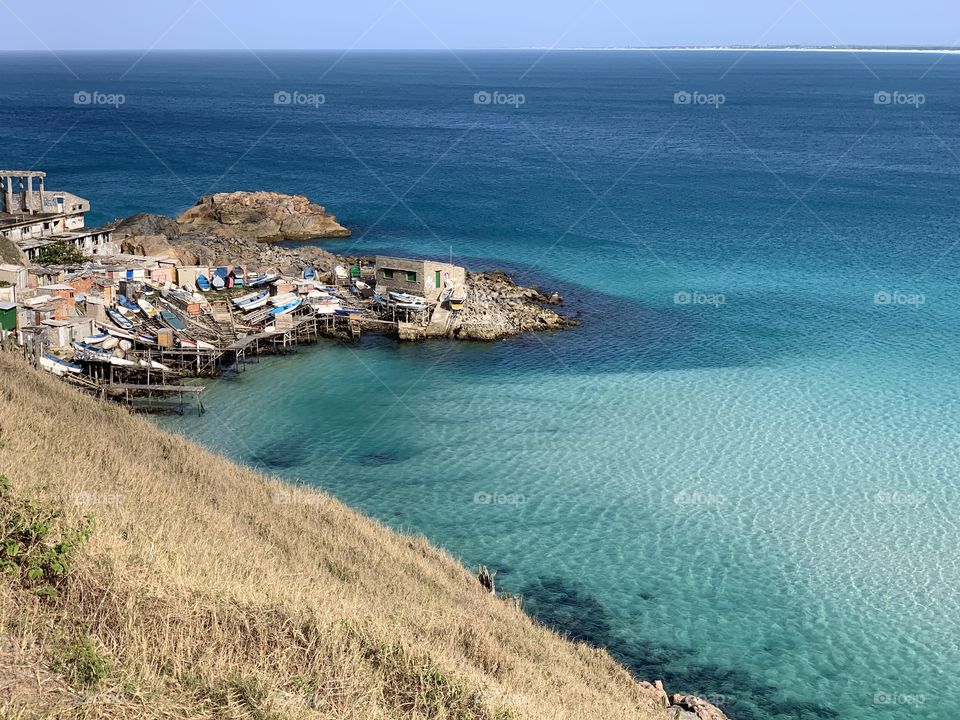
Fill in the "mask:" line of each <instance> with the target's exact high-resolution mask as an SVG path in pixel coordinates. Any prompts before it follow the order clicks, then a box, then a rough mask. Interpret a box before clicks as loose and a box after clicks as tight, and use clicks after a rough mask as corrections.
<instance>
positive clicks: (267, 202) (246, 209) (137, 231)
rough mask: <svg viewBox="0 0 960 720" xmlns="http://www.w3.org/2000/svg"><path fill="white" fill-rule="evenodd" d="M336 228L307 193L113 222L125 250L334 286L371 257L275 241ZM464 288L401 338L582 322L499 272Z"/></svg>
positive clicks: (252, 197)
mask: <svg viewBox="0 0 960 720" xmlns="http://www.w3.org/2000/svg"><path fill="white" fill-rule="evenodd" d="M318 212H319V213H320V214H318ZM321 216H322V217H321ZM264 218H268V220H265V219H264ZM317 218H320V219H318V220H316V223H314V220H315V219H317ZM331 222H332V223H333V224H332V225H331V224H330V223H331ZM334 225H335V226H336V228H341V230H343V232H344V233H346V235H349V231H348V230H346V229H345V228H342V226H340V225H339V224H337V223H336V221H335V219H333V216H332V215H327V214H326V213H325V211H324V210H323V208H322V207H321V206H319V205H315V204H313V203H310V202H309V201H308V200H307V199H306V198H304V197H302V196H289V195H280V194H279V193H264V192H257V193H221V194H218V195H212V196H205V197H204V198H201V199H200V201H198V204H197V205H196V206H194V207H193V208H191V209H189V210H187V211H186V212H184V213H182V214H181V215H180V216H178V217H177V219H176V220H174V219H172V218H169V217H166V216H164V215H150V214H144V213H142V214H139V215H134V216H132V217H129V218H127V219H126V220H123V221H120V222H119V223H118V224H117V225H116V227H115V229H114V237H115V238H116V239H117V240H118V241H119V242H120V244H121V249H122V250H123V252H128V253H132V254H137V255H150V256H164V255H165V256H169V257H173V258H176V259H177V260H178V261H179V262H181V263H182V264H184V265H209V266H220V265H235V266H240V265H242V266H249V267H251V268H256V269H259V270H262V271H268V270H269V271H276V272H280V273H282V274H285V275H290V276H297V275H299V274H300V273H302V271H303V270H304V269H306V268H308V267H312V268H314V269H315V270H316V271H317V273H318V278H319V279H320V280H321V281H325V282H333V281H334V268H335V267H336V266H337V265H341V266H344V267H349V266H350V265H353V264H357V263H362V264H367V265H369V264H370V263H372V261H373V258H366V257H358V256H340V255H335V254H333V253H330V252H328V251H326V250H324V249H323V248H321V247H318V246H316V245H303V246H298V247H290V246H287V245H282V244H277V243H276V242H273V240H276V239H277V238H276V232H281V233H282V234H283V237H282V238H281V239H302V238H300V237H297V233H300V232H301V231H302V229H303V228H312V229H318V228H321V227H322V228H326V229H327V230H329V233H328V234H326V235H318V234H312V232H313V231H312V230H311V231H310V232H308V233H307V234H309V235H310V239H317V238H320V237H345V235H343V234H340V233H339V231H337V230H336V228H334V227H333V226H334ZM278 228H279V230H278ZM267 240H270V241H267ZM467 290H468V296H467V302H466V303H465V305H464V309H463V311H462V312H460V313H459V314H458V316H457V317H456V318H455V319H453V320H452V321H451V322H450V323H449V324H444V325H443V326H442V327H432V328H431V327H430V326H427V327H424V328H416V329H415V331H408V332H406V333H405V332H401V333H400V337H401V338H402V339H430V338H441V337H442V338H452V339H460V340H478V341H493V340H501V339H505V338H509V337H513V336H516V335H520V334H523V333H526V332H539V331H548V330H561V329H565V328H570V327H573V326H576V325H579V324H580V323H579V320H576V319H574V318H571V317H567V316H564V315H562V314H560V313H559V312H557V311H556V310H555V309H554V308H555V307H557V306H560V305H562V303H563V298H562V297H560V295H559V294H558V293H556V292H554V293H552V294H550V295H547V294H544V293H542V292H541V291H540V290H539V289H538V288H536V287H522V286H520V285H518V284H517V283H516V282H515V281H514V279H513V277H512V276H510V275H508V274H507V273H504V272H502V271H498V270H494V271H487V272H480V273H473V272H471V273H468V274H467Z"/></svg>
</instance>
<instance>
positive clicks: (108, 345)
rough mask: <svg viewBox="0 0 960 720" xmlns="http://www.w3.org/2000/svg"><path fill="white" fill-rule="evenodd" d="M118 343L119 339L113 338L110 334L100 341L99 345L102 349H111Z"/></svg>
mask: <svg viewBox="0 0 960 720" xmlns="http://www.w3.org/2000/svg"><path fill="white" fill-rule="evenodd" d="M119 344H120V340H119V339H118V338H115V337H113V336H112V335H111V336H110V337H108V338H107V339H106V340H104V341H103V342H102V343H100V347H102V348H103V349H104V350H113V349H114V348H115V347H117V346H118V345H119Z"/></svg>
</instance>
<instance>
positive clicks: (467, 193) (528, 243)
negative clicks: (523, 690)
mask: <svg viewBox="0 0 960 720" xmlns="http://www.w3.org/2000/svg"><path fill="white" fill-rule="evenodd" d="M61 57H62V61H63V62H62V63H61V62H60V61H58V60H57V59H56V58H53V57H51V56H49V55H42V54H33V55H29V54H21V55H5V56H3V57H2V60H3V63H2V68H3V69H2V71H0V137H2V145H0V148H2V149H0V165H4V166H22V167H28V168H29V167H38V168H41V169H44V170H46V171H47V172H48V183H47V186H48V187H50V188H61V189H68V190H71V191H73V192H76V193H77V194H79V195H82V196H84V197H87V198H89V199H90V200H91V201H92V203H93V205H94V211H93V213H91V217H90V220H92V221H94V222H98V221H104V220H108V219H111V218H113V217H115V216H126V215H129V214H132V213H134V212H140V211H149V212H160V213H167V214H175V213H178V212H180V211H181V210H183V209H184V208H186V207H187V206H189V205H191V204H192V203H193V202H194V201H195V199H196V197H197V196H199V195H200V194H203V193H207V192H214V191H224V190H233V189H273V190H279V191H284V192H295V193H304V194H307V195H309V196H310V197H311V198H313V199H315V200H316V201H318V202H321V203H322V204H325V205H326V206H327V207H328V209H329V210H330V211H332V212H334V213H335V214H336V215H337V216H338V217H339V219H340V220H341V221H342V222H344V223H345V224H346V225H348V226H349V227H350V228H352V229H353V231H354V235H353V237H352V238H351V239H348V240H342V241H335V242H329V243H327V245H328V247H330V248H331V249H333V250H336V251H340V252H345V253H348V252H349V253H362V254H374V253H375V252H377V251H378V250H386V251H390V252H396V253H400V252H402V253H408V254H422V255H438V256H443V257H448V256H451V255H452V257H453V258H454V259H455V260H457V261H460V262H462V263H464V264H466V265H468V266H469V267H471V268H474V269H480V268H485V267H504V268H508V269H511V270H514V271H516V272H517V273H518V276H519V278H520V279H521V280H522V281H524V282H535V283H538V284H539V285H541V286H542V287H543V288H544V289H546V290H549V291H552V290H554V289H558V290H559V291H560V292H561V293H562V294H564V295H565V296H566V297H567V299H568V303H567V309H568V310H569V311H570V312H573V313H577V314H578V315H579V316H580V317H581V318H582V319H583V321H584V322H583V325H582V326H581V327H580V328H577V329H575V330H572V331H569V332H562V333H557V334H552V335H540V336H528V337H523V338H519V339H516V340H512V341H508V342H504V343H497V344H492V345H479V344H476V345H475V344H455V343H452V344H447V343H433V344H429V345H403V346H401V345H397V344H396V343H394V342H392V341H389V340H384V339H382V338H376V337H368V338H366V339H365V340H364V341H363V342H362V344H361V345H360V346H359V347H349V346H343V345H336V344H332V343H325V344H321V345H319V346H317V347H315V348H309V349H303V350H301V351H300V352H298V353H296V354H294V355H291V356H286V357H280V358H271V359H268V360H264V361H263V362H262V363H260V364H259V365H257V366H255V367H253V368H252V369H251V370H250V371H249V372H247V373H245V374H242V375H240V376H238V377H231V378H224V379H222V380H220V381H218V382H216V383H215V384H214V385H213V387H212V389H211V390H210V391H209V392H208V393H207V394H206V403H207V406H208V410H209V412H208V414H206V415H205V416H203V417H202V418H196V417H185V418H177V419H163V420H161V421H160V422H161V423H162V424H163V425H164V426H166V427H169V428H172V429H175V430H179V431H182V432H184V433H186V434H188V435H190V436H191V437H194V438H196V439H198V440H200V441H201V442H203V443H206V444H207V445H210V446H211V447H213V448H216V449H218V450H222V451H224V452H225V453H227V454H228V455H230V456H232V457H234V458H236V459H238V460H240V461H243V462H246V463H249V464H252V465H255V466H258V467H261V468H264V469H266V470H267V471H269V472H273V473H276V474H278V475H281V476H283V477H286V478H289V479H291V480H302V481H305V482H308V483H311V484H315V485H318V486H322V487H325V488H327V489H329V490H330V491H331V492H333V493H334V494H336V495H337V496H339V497H341V498H343V499H344V500H345V501H347V502H348V503H350V504H351V505H353V506H355V507H357V508H359V509H361V510H363V511H365V512H367V513H369V514H371V515H373V516H375V517H378V518H380V519H382V520H383V521H385V522H387V523H389V524H390V525H392V526H394V527H397V528H400V529H403V530H407V531H412V532H419V533H423V534H425V535H427V536H428V537H429V538H430V539H431V540H432V541H434V542H435V543H437V544H439V545H442V546H444V547H446V548H447V549H449V550H450V551H451V552H453V553H454V554H455V555H457V556H458V557H460V558H462V560H463V562H464V563H465V564H467V565H470V566H475V565H477V564H478V563H485V564H487V565H490V566H492V567H494V568H498V569H499V575H498V581H499V583H498V584H499V586H500V588H501V589H503V590H506V591H510V592H517V593H523V595H524V597H525V599H526V603H527V607H528V608H529V609H530V610H531V611H532V612H533V613H535V614H536V615H538V616H539V617H540V618H542V619H543V620H544V621H546V622H549V623H551V624H552V625H554V626H555V627H557V628H559V629H561V630H563V631H565V632H568V633H570V634H571V635H573V636H574V637H577V638H581V639H584V640H587V641H590V642H594V643H597V644H602V645H604V646H606V647H608V648H610V650H611V651H612V652H613V653H614V654H615V655H616V656H617V657H619V658H620V659H621V660H623V661H624V662H625V663H627V664H628V665H629V666H630V667H631V669H633V670H634V671H635V672H636V673H637V674H638V676H640V677H644V678H656V677H662V678H665V679H666V681H667V685H668V688H670V689H671V690H676V691H680V690H682V691H689V692H697V693H700V694H703V695H706V696H708V697H711V699H713V700H715V701H716V702H717V703H718V704H720V705H721V706H722V707H723V709H724V710H725V711H726V712H727V713H728V714H729V715H730V716H731V717H732V718H734V719H735V720H741V719H755V718H757V719H759V718H763V719H777V720H779V719H781V718H784V719H785V718H791V719H792V718H802V719H804V720H807V719H808V718H844V719H845V720H846V719H850V720H860V719H866V718H883V719H884V720H900V719H901V718H902V719H906V718H925V719H926V718H933V719H937V720H939V719H940V718H943V719H944V720H946V719H948V718H953V717H955V716H956V707H958V706H960V683H958V682H957V680H956V677H957V674H958V672H960V633H958V617H960V616H958V612H960V588H958V580H960V577H958V576H960V561H958V553H957V551H958V545H960V542H958V541H960V529H958V523H957V511H958V507H960V506H958V492H957V478H958V470H960V442H958V441H960V433H958V427H960V403H958V394H960V391H958V388H960V370H958V368H960V364H958V363H960V346H958V340H960V320H958V317H960V314H958V313H960V292H958V264H960V248H958V247H956V245H957V243H960V211H958V201H960V124H958V120H960V92H958V90H957V87H958V81H960V59H958V58H955V57H948V58H945V59H942V60H941V59H939V58H938V57H937V56H932V55H905V54H865V55H861V56H859V57H857V56H854V55H851V54H839V53H838V54H833V53H756V54H751V55H748V56H746V57H744V58H743V59H742V60H741V61H739V62H737V60H738V56H737V55H735V54H730V53H691V52H669V53H663V54H661V55H660V57H659V59H658V58H657V57H653V56H651V55H649V54H647V53H644V52H555V53H551V54H549V55H547V56H544V57H542V58H541V54H540V53H538V52H532V51H531V52H483V53H480V52H468V53H461V54H460V57H459V59H457V58H456V57H453V56H451V55H450V54H446V53H413V52H408V53H351V54H349V55H346V56H345V57H343V58H340V56H339V54H337V53H315V54H304V53H263V54H261V55H260V57H259V59H258V58H257V57H254V56H253V55H250V54H245V53H234V54H223V53H220V54H217V53H194V54H186V53H182V54H169V53H151V54H148V55H146V56H145V57H143V58H142V60H140V61H139V62H136V63H135V61H137V57H138V56H137V55H136V54H120V53H118V54H65V55H62V56H61ZM538 60H539V62H537V61H538ZM74 74H75V75H76V77H75V76H74ZM282 91H286V92H290V93H294V92H297V93H302V94H303V95H304V96H308V95H318V94H322V95H323V96H324V100H325V102H323V103H322V104H320V103H319V102H317V103H314V104H313V105H293V104H291V105H277V104H275V103H274V94H275V93H277V92H282ZM482 91H488V92H493V91H497V92H501V93H504V94H510V93H521V94H523V96H524V100H525V101H524V102H523V104H522V105H519V106H518V107H516V106H511V105H495V104H489V105H482V104H481V105H478V104H475V103H474V95H475V93H477V92H482ZM77 92H88V93H94V92H97V93H101V94H102V96H106V95H110V94H118V93H119V94H122V95H123V96H124V102H123V104H122V105H120V106H119V107H113V106H110V105H98V104H91V105H80V106H78V105H76V104H75V103H74V94H75V93H77ZM678 92H687V93H690V94H691V95H693V94H695V93H701V94H703V95H709V94H723V96H724V102H723V103H722V104H720V105H719V107H714V106H710V105H703V104H697V103H696V102H692V103H690V104H677V103H675V101H674V95H675V93H678ZM878 92H887V93H891V94H892V93H900V94H899V95H895V96H894V95H888V96H881V99H883V98H884V97H892V98H893V100H892V101H891V102H890V103H887V104H882V103H881V104H877V103H876V102H875V94H876V93H878ZM911 94H922V96H923V101H924V102H923V103H922V104H919V102H914V103H913V104H905V103H906V102H908V101H909V97H908V96H910V95H911ZM102 96H98V97H100V98H101V99H103V97H102ZM697 97H698V98H699V97H700V96H699V95H698V96H697ZM901 101H903V102H901Z"/></svg>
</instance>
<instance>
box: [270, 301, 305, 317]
mask: <svg viewBox="0 0 960 720" xmlns="http://www.w3.org/2000/svg"><path fill="white" fill-rule="evenodd" d="M302 304H303V300H302V299H301V298H294V299H293V300H291V301H290V302H288V303H287V304H286V305H279V306H278V307H275V308H274V309H273V310H271V311H270V314H271V315H273V316H274V317H279V316H280V315H287V314H289V313H292V312H293V311H294V310H296V309H297V308H298V307H300V305H302Z"/></svg>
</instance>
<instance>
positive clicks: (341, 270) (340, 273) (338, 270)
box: [333, 265, 350, 280]
mask: <svg viewBox="0 0 960 720" xmlns="http://www.w3.org/2000/svg"><path fill="white" fill-rule="evenodd" d="M333 272H334V274H335V275H336V276H337V277H338V278H340V279H341V280H346V279H347V278H348V277H350V271H348V270H347V269H346V268H345V267H344V266H343V265H337V266H336V267H335V268H334V269H333Z"/></svg>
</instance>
